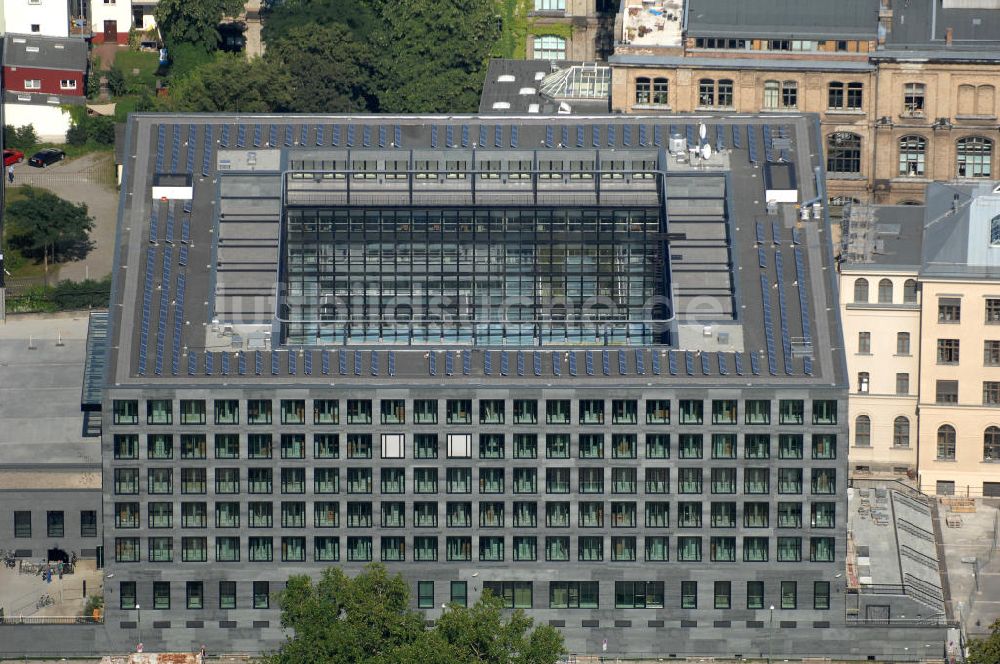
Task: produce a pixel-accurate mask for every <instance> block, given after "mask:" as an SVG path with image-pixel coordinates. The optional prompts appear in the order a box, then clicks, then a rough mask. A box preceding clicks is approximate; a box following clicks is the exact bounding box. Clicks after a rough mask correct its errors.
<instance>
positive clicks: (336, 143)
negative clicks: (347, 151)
mask: <svg viewBox="0 0 1000 664" xmlns="http://www.w3.org/2000/svg"><path fill="white" fill-rule="evenodd" d="M332 133H333V137H332V138H331V139H330V142H331V144H332V145H333V147H335V148H339V147H340V125H339V124H337V125H333V132H332Z"/></svg>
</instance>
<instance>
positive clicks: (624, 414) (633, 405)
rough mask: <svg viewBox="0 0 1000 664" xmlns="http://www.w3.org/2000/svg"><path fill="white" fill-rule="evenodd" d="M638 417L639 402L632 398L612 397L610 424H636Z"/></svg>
mask: <svg viewBox="0 0 1000 664" xmlns="http://www.w3.org/2000/svg"><path fill="white" fill-rule="evenodd" d="M638 418H639V403H638V402H637V401H633V400H625V399H614V400H612V401H611V423H612V424H636V423H637V422H638Z"/></svg>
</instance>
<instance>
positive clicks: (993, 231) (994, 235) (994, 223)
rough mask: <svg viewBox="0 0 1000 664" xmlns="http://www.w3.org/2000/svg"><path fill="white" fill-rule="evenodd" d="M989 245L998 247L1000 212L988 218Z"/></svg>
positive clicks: (999, 243)
mask: <svg viewBox="0 0 1000 664" xmlns="http://www.w3.org/2000/svg"><path fill="white" fill-rule="evenodd" d="M990 246H991V247H1000V214H998V215H997V216H995V217H993V218H992V219H990Z"/></svg>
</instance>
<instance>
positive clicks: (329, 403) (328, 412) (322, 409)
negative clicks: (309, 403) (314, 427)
mask: <svg viewBox="0 0 1000 664" xmlns="http://www.w3.org/2000/svg"><path fill="white" fill-rule="evenodd" d="M339 423H340V402H339V401H337V400H336V399H315V400H314V401H313V424H339Z"/></svg>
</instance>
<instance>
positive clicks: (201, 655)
mask: <svg viewBox="0 0 1000 664" xmlns="http://www.w3.org/2000/svg"><path fill="white" fill-rule="evenodd" d="M198 657H199V659H198V662H199V664H205V662H206V661H207V659H206V658H207V657H208V654H207V653H206V652H205V644H202V646H201V652H199V653H198Z"/></svg>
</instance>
